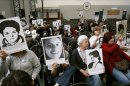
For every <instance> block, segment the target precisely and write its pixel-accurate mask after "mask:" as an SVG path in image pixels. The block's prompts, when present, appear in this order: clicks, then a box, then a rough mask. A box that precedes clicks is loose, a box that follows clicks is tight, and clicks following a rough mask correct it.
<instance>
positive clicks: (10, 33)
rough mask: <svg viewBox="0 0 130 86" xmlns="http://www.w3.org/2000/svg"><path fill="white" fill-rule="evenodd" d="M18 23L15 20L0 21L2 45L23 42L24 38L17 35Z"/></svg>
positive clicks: (18, 30)
mask: <svg viewBox="0 0 130 86" xmlns="http://www.w3.org/2000/svg"><path fill="white" fill-rule="evenodd" d="M19 32H20V25H19V23H18V22H16V21H15V20H5V21H2V22H1V23H0V33H1V34H2V35H3V41H2V47H7V46H12V45H15V44H17V43H23V42H24V38H23V37H22V36H21V35H19Z"/></svg>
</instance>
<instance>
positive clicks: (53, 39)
mask: <svg viewBox="0 0 130 86" xmlns="http://www.w3.org/2000/svg"><path fill="white" fill-rule="evenodd" d="M55 42H61V40H60V39H59V38H50V39H47V41H46V43H55Z"/></svg>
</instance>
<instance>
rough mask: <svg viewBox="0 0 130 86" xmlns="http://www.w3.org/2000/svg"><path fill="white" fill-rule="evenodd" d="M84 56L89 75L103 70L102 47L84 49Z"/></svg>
mask: <svg viewBox="0 0 130 86" xmlns="http://www.w3.org/2000/svg"><path fill="white" fill-rule="evenodd" d="M86 57H87V71H88V73H89V74H90V75H95V74H101V73H104V72H105V67H104V63H103V54H102V49H90V50H86Z"/></svg>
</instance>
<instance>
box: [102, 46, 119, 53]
mask: <svg viewBox="0 0 130 86" xmlns="http://www.w3.org/2000/svg"><path fill="white" fill-rule="evenodd" d="M118 49H119V46H118V45H117V44H114V45H113V46H112V47H109V46H106V45H103V46H102V50H103V52H105V53H113V52H115V51H116V50H118Z"/></svg>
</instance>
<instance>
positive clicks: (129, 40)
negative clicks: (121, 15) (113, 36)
mask: <svg viewBox="0 0 130 86" xmlns="http://www.w3.org/2000/svg"><path fill="white" fill-rule="evenodd" d="M126 46H128V47H130V33H126Z"/></svg>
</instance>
